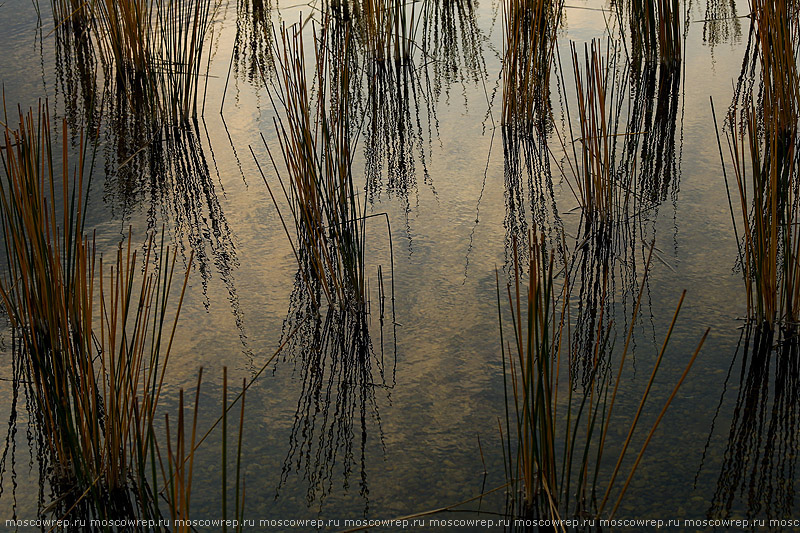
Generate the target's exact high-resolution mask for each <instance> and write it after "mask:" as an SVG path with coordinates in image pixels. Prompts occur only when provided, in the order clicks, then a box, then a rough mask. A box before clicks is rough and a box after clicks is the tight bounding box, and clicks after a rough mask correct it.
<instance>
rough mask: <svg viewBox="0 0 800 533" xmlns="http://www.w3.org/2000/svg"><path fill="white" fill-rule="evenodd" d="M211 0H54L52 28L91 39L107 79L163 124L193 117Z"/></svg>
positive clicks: (203, 67) (203, 70) (200, 84)
mask: <svg viewBox="0 0 800 533" xmlns="http://www.w3.org/2000/svg"><path fill="white" fill-rule="evenodd" d="M216 6H217V3H216V2H215V1H214V0H200V1H196V2H194V1H189V0H124V1H111V0H98V1H94V2H74V1H72V0H53V2H52V7H53V14H54V19H55V24H56V27H57V28H59V29H65V28H67V27H69V28H71V30H72V31H73V33H79V34H80V35H83V36H88V37H87V39H88V38H91V40H92V42H93V43H94V45H95V47H96V48H97V50H98V52H99V53H98V56H99V58H100V61H101V63H102V65H103V67H104V73H105V77H106V79H107V81H109V82H112V83H114V84H115V87H116V89H117V90H120V91H122V92H124V93H126V94H127V95H128V97H130V98H133V97H134V93H135V98H138V99H139V100H142V101H144V102H146V103H147V109H146V112H149V113H151V114H154V113H155V114H158V116H159V117H160V118H161V119H162V120H163V121H164V122H167V123H182V122H183V121H185V120H187V119H188V118H189V117H196V116H197V114H198V108H199V107H200V106H201V105H202V102H201V101H200V100H199V94H200V90H201V89H202V88H203V87H204V80H203V75H204V74H205V75H207V69H208V59H209V58H208V57H206V56H207V55H208V54H206V49H207V47H208V42H207V41H208V39H207V37H208V34H209V31H210V29H211V22H212V18H213V14H214V11H215V9H216Z"/></svg>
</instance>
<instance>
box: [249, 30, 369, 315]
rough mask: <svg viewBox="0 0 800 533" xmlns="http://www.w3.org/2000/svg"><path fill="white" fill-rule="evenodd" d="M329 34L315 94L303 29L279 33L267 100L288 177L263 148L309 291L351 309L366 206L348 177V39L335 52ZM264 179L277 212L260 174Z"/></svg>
mask: <svg viewBox="0 0 800 533" xmlns="http://www.w3.org/2000/svg"><path fill="white" fill-rule="evenodd" d="M326 20H328V19H326ZM328 29H329V25H328V23H327V22H326V23H324V24H323V25H322V27H321V30H320V31H319V33H318V32H317V30H316V29H314V41H315V43H317V45H316V46H317V48H316V63H315V67H314V75H315V79H316V80H317V85H316V87H315V88H312V86H311V84H310V83H309V82H308V80H307V78H306V75H307V74H306V63H305V52H304V51H303V46H302V35H303V32H302V30H300V31H295V30H294V29H293V28H292V29H290V30H286V29H285V28H284V29H283V30H282V31H281V43H282V50H281V54H280V56H279V58H278V60H277V63H276V64H277V68H278V86H277V87H276V88H275V93H274V95H273V94H272V93H270V98H271V99H272V102H273V106H274V107H275V109H276V113H277V114H278V117H277V118H276V119H275V129H276V130H277V133H278V141H279V143H280V150H281V153H282V155H283V164H284V165H283V166H284V168H285V170H283V171H282V170H279V168H278V165H277V162H276V159H275V157H274V156H273V154H272V151H271V150H270V148H269V146H268V145H267V143H266V140H264V146H265V147H266V149H267V151H268V152H269V154H270V159H271V161H272V163H273V167H274V168H275V172H276V173H277V174H278V179H279V181H280V185H281V189H282V191H283V193H284V197H285V199H286V201H287V202H288V204H289V210H290V212H291V217H292V221H293V222H294V229H295V235H294V237H293V236H292V235H291V234H290V233H289V230H288V227H287V226H286V223H285V220H284V217H283V215H281V220H282V221H283V225H284V229H285V230H286V234H287V236H288V237H289V240H290V241H291V242H292V248H293V250H294V253H295V256H296V258H297V261H298V264H299V265H300V266H301V271H302V273H303V275H304V276H308V278H309V279H306V284H307V286H312V285H313V284H312V280H314V281H318V282H319V283H320V285H321V288H322V291H323V293H324V295H325V298H326V300H327V301H328V302H331V303H332V302H336V303H337V304H338V305H348V304H350V303H358V302H362V301H363V300H364V295H365V294H366V285H365V283H366V280H365V277H364V242H363V240H364V221H365V209H366V203H365V202H362V201H361V199H360V198H359V194H358V192H357V188H356V186H355V184H354V181H353V172H352V160H353V145H354V143H355V140H356V139H357V137H358V133H359V128H360V125H358V124H356V125H352V124H351V121H350V116H349V96H350V91H349V90H348V88H349V87H350V76H352V75H356V73H351V72H350V70H349V68H348V66H349V63H348V62H347V61H342V60H340V59H341V58H342V57H347V53H348V52H347V50H348V47H349V46H352V44H351V40H350V37H349V35H350V34H349V33H347V34H345V36H344V39H345V40H344V42H343V43H341V47H336V50H338V52H337V53H334V52H333V51H332V49H333V48H334V47H332V46H329V43H328V38H329V37H330V36H331V33H329V32H328ZM290 34H291V35H290ZM251 150H252V149H251ZM254 157H255V154H254ZM256 162H257V163H258V161H257V160H256ZM259 169H260V166H259ZM282 175H283V176H285V179H284V178H282V177H281V176H282ZM262 177H263V179H264V183H265V185H266V186H267V189H268V190H269V193H270V195H271V197H272V199H273V201H275V205H276V207H278V204H277V200H276V198H275V195H274V193H273V190H272V188H271V187H270V185H269V182H268V181H267V179H266V177H265V176H264V174H263V172H262ZM279 211H280V209H279Z"/></svg>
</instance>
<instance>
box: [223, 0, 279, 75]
mask: <svg viewBox="0 0 800 533" xmlns="http://www.w3.org/2000/svg"><path fill="white" fill-rule="evenodd" d="M271 13H272V5H271V2H270V1H269V0H242V1H240V2H237V3H236V39H235V41H234V43H233V59H232V61H233V69H234V75H235V76H237V77H243V78H244V79H246V80H247V81H248V82H250V83H260V82H261V81H262V80H263V79H264V76H265V75H269V74H271V73H272V71H273V69H274V65H275V61H274V58H273V55H272V51H273V47H274V42H273V39H274V33H273V30H272V20H271Z"/></svg>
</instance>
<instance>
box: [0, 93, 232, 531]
mask: <svg viewBox="0 0 800 533" xmlns="http://www.w3.org/2000/svg"><path fill="white" fill-rule="evenodd" d="M6 122H8V120H6ZM60 133H61V134H62V136H61V137H62V138H61V139H60V141H61V149H62V151H61V154H57V153H56V151H55V150H54V141H58V139H55V140H54V139H53V137H52V135H51V128H50V121H49V113H48V108H47V106H46V105H44V106H41V107H40V108H39V110H38V114H34V112H33V111H30V112H29V113H28V114H27V115H23V114H22V113H21V112H20V115H19V126H18V128H17V129H14V130H12V129H11V128H9V127H8V126H6V128H5V132H4V139H3V141H4V142H3V151H2V161H3V167H4V171H5V172H4V180H3V183H2V187H0V207H1V208H2V209H0V226H1V227H2V237H3V245H4V251H5V253H6V271H5V273H4V275H3V276H2V277H0V298H2V305H3V309H4V310H5V312H6V313H7V314H8V317H9V320H10V322H11V326H12V328H13V332H14V346H13V348H14V356H15V359H18V360H19V363H17V362H16V361H15V367H18V368H21V369H22V372H21V374H20V375H19V379H20V384H23V385H24V387H25V391H26V397H27V399H28V409H29V411H30V415H31V420H32V428H33V430H34V432H35V434H36V435H37V443H38V446H39V448H40V450H39V451H40V453H39V456H40V460H41V462H42V465H41V466H40V469H41V470H40V472H42V474H43V476H45V477H46V479H44V480H43V482H44V481H46V482H47V483H49V485H50V486H51V488H52V490H53V497H54V502H53V503H51V504H50V505H49V506H48V507H47V508H48V509H49V512H52V513H54V514H55V516H57V517H59V518H61V517H65V516H67V515H69V516H71V517H76V516H77V517H89V518H93V519H95V518H133V517H137V518H143V519H154V520H156V519H160V518H161V517H162V510H161V509H162V508H163V506H161V507H160V506H159V498H160V495H159V492H161V493H162V494H163V497H164V498H165V500H166V503H167V508H168V512H169V515H170V516H171V517H172V518H173V520H174V519H178V518H180V519H187V518H188V517H189V503H190V496H191V485H192V467H193V464H194V454H195V452H196V450H197V447H198V446H199V444H200V443H201V442H202V440H203V439H205V436H208V433H207V434H206V435H205V436H204V437H203V438H202V439H200V440H199V441H198V440H197V439H196V430H197V417H198V405H197V400H198V399H199V388H200V378H201V377H202V369H201V372H200V377H198V385H197V392H196V395H197V396H196V400H195V409H194V419H193V423H192V433H191V440H189V439H188V438H187V436H186V433H185V430H184V415H183V409H184V405H183V391H181V394H180V403H179V409H180V411H179V414H178V423H177V427H176V429H174V430H173V433H172V434H171V433H170V429H171V426H170V423H169V417H168V416H167V419H166V444H167V445H166V454H163V455H162V452H163V451H164V450H163V448H164V446H163V445H162V446H161V447H159V440H160V439H158V438H157V435H158V431H157V428H158V427H160V426H159V425H158V423H157V421H156V417H157V416H158V415H159V414H160V411H159V405H160V404H161V403H163V402H161V401H160V400H161V398H162V395H163V394H162V393H163V390H164V384H165V377H166V374H167V368H168V363H169V360H170V356H171V352H172V345H173V339H174V336H175V332H176V328H177V322H178V317H179V315H180V311H181V307H182V304H183V299H184V295H185V291H186V287H187V283H188V276H189V272H190V269H191V265H192V260H193V256H192V255H190V256H189V257H188V264H187V267H186V273H185V275H184V277H183V280H182V284H181V285H179V286H177V287H176V286H174V285H173V277H174V273H175V268H176V259H177V255H178V254H176V253H175V252H173V251H172V250H171V249H170V247H169V246H165V244H164V234H163V231H162V237H161V241H160V244H159V243H156V242H155V240H154V237H153V236H151V237H150V238H149V239H148V241H147V243H146V245H145V247H144V251H143V253H141V254H140V252H139V251H137V250H135V249H134V248H132V239H131V237H130V235H129V236H128V239H127V244H126V245H123V244H122V243H120V244H119V246H118V247H117V250H116V253H115V254H113V258H112V260H111V261H104V259H103V257H102V256H100V257H99V258H98V257H97V253H96V247H95V243H94V241H93V239H90V238H88V237H87V236H86V235H85V233H84V219H85V215H86V201H87V200H86V198H87V197H88V189H89V181H90V180H89V177H90V176H91V170H90V169H87V166H89V162H88V158H89V157H90V155H91V154H90V152H89V150H88V149H87V147H86V145H85V144H84V143H83V136H81V144H80V149H79V156H78V161H77V162H74V163H73V165H72V166H70V161H69V157H68V147H69V143H68V138H67V126H66V120H65V121H64V124H63V127H62V129H61V132H60ZM59 155H60V157H58V156H59ZM92 157H93V156H92ZM59 159H60V168H59ZM176 293H178V294H179V297H178V301H177V305H172V304H171V303H170V299H171V298H174V297H175V294H176ZM244 394H245V391H244V390H243V391H242V393H241V394H240V395H239V397H237V398H236V399H235V400H234V402H233V403H235V402H237V401H239V400H241V402H242V403H241V407H240V409H241V414H240V423H239V437H238V446H237V452H236V465H237V466H236V475H235V494H236V496H235V502H234V505H235V507H234V510H235V511H234V514H235V516H237V517H239V518H240V517H241V514H242V509H243V504H244V493H243V488H242V487H243V480H242V479H241V476H240V466H241V462H242V459H241V458H242V430H243V421H242V420H243V412H244ZM233 403H231V404H230V405H229V404H228V402H227V379H226V378H223V414H222V416H221V417H220V420H221V421H222V433H223V448H222V453H221V461H222V465H223V467H222V471H223V481H222V484H223V487H224V488H223V494H227V490H228V485H229V483H228V480H227V478H226V476H225V474H224V473H225V472H226V464H227V461H228V454H227V447H226V443H227V412H228V411H229V410H230V409H231V408H232V407H233ZM215 426H216V424H215V425H214V426H212V428H211V429H214V427H215ZM210 431H211V430H209V433H210ZM173 435H174V437H175V439H174V440H173V438H172V436H173ZM161 442H162V444H163V441H161ZM159 467H160V470H161V479H162V480H163V490H162V491H159V490H158V477H157V469H158V468H159ZM240 489H241V490H240ZM222 502H223V503H222V511H223V515H224V516H226V515H227V506H226V500H225V496H223V498H222ZM176 527H178V529H180V526H178V525H177V524H176ZM186 527H187V528H188V526H186ZM183 530H188V529H183Z"/></svg>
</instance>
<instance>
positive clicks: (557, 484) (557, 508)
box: [497, 235, 708, 519]
mask: <svg viewBox="0 0 800 533" xmlns="http://www.w3.org/2000/svg"><path fill="white" fill-rule="evenodd" d="M544 243H545V240H544V237H543V236H541V235H539V236H537V237H536V238H533V239H531V249H530V252H529V257H530V265H529V270H528V287H527V289H525V287H523V276H524V274H523V273H522V272H521V271H520V265H519V262H518V261H516V260H515V262H514V278H513V282H512V284H509V286H508V291H507V292H508V303H509V311H510V313H511V317H512V321H513V324H514V335H513V337H512V338H511V340H510V346H509V347H508V350H506V345H505V344H503V362H504V367H505V368H506V375H507V376H508V378H510V379H509V380H508V381H507V382H506V404H507V405H506V412H507V415H506V432H507V434H506V441H505V447H506V448H505V450H504V452H505V457H506V461H507V475H508V476H509V477H510V478H511V480H512V486H513V487H514V489H515V491H514V493H515V494H517V493H519V494H520V495H521V496H520V500H519V502H515V503H514V508H513V509H512V513H513V514H514V515H515V516H525V517H541V518H550V519H556V518H570V517H599V516H603V513H604V511H605V510H606V508H607V506H612V505H613V506H612V507H611V511H610V515H611V516H613V515H614V514H615V513H616V511H617V509H618V507H619V505H620V502H621V501H622V498H623V497H624V495H625V492H626V490H627V488H628V486H629V484H630V481H631V479H632V477H633V475H634V474H635V472H636V469H637V467H638V465H639V462H640V461H641V458H642V456H643V455H644V452H645V450H646V448H647V445H648V444H649V442H650V439H651V438H652V436H653V433H654V432H655V430H656V428H657V427H658V425H659V423H660V421H661V419H662V418H663V415H664V413H665V412H666V410H667V407H668V406H669V404H670V403H671V401H672V399H673V398H674V396H675V394H676V393H677V390H678V388H679V387H680V385H681V384H682V383H683V381H684V379H685V378H686V375H687V374H688V372H689V370H690V368H691V366H692V364H693V363H694V360H695V358H696V357H697V354H698V352H699V350H700V347H701V346H702V344H703V342H704V340H705V336H703V339H702V340H701V341H700V345H699V346H698V347H697V350H696V351H695V352H694V354H693V355H692V357H691V359H690V360H689V362H688V364H687V366H686V369H685V371H684V372H683V374H682V375H681V377H680V379H679V380H678V382H677V384H676V386H675V388H674V389H673V391H672V394H671V395H670V397H669V398H668V399H667V401H666V402H665V403H664V405H663V407H662V409H661V412H660V413H659V415H658V417H657V419H656V421H655V423H654V424H653V426H652V428H651V429H650V430H649V432H648V433H647V434H646V437H645V440H644V443H643V445H642V447H641V449H640V450H639V452H638V454H637V455H636V459H635V460H634V462H633V464H632V466H631V468H630V471H629V474H628V476H627V478H626V479H625V482H624V483H623V485H622V487H620V488H618V489H615V482H616V480H617V477H618V476H619V475H620V473H621V470H622V465H623V460H624V459H625V458H626V457H627V451H628V448H629V447H630V445H631V440H632V437H633V435H634V433H635V430H636V428H637V426H638V424H639V421H640V418H641V415H642V412H643V410H644V407H645V404H646V402H647V400H648V398H649V396H650V392H651V389H652V385H653V381H654V380H655V378H656V375H657V374H658V370H659V367H660V365H661V361H662V359H663V356H664V353H665V351H666V348H667V345H668V343H669V340H670V337H671V334H672V331H673V327H674V325H675V321H676V319H677V315H678V312H679V311H680V307H681V304H682V303H683V296H682V297H681V299H680V301H679V303H678V307H677V309H676V311H675V315H674V316H673V319H672V322H671V324H670V326H669V329H668V331H667V333H666V336H665V339H664V342H663V345H662V347H661V349H660V351H659V354H658V357H657V358H656V362H655V364H654V367H653V370H652V372H651V375H650V378H649V381H648V383H647V386H646V388H645V390H644V392H643V394H642V397H641V399H640V401H639V406H638V409H637V411H636V414H635V416H634V418H633V420H632V421H631V422H630V423H629V425H627V427H626V424H627V423H626V422H620V421H618V420H617V418H615V417H613V414H614V407H615V401H616V398H617V394H618V393H621V389H620V384H621V378H622V374H623V370H624V368H625V362H626V359H627V356H628V349H629V345H630V339H631V334H632V330H633V327H634V323H635V322H636V316H637V313H638V311H639V304H640V302H641V297H642V291H640V293H639V300H638V301H637V303H636V307H635V309H634V314H633V317H632V319H631V325H630V329H629V330H628V333H627V337H626V339H625V344H624V348H623V350H622V351H621V353H619V363H618V364H619V368H618V371H617V373H616V376H612V375H611V371H610V367H607V366H603V365H600V364H599V361H600V359H599V358H598V359H596V360H595V363H594V367H593V369H592V374H591V380H590V383H589V385H588V386H587V387H585V388H583V389H581V388H580V387H579V386H578V383H577V382H576V379H577V374H575V373H574V372H572V371H571V369H570V367H569V365H568V362H569V360H570V359H571V358H572V357H573V354H572V353H571V352H570V346H571V342H570V339H569V336H570V332H571V329H570V327H569V308H570V302H569V290H568V287H569V283H568V280H562V281H563V283H561V282H558V283H557V280H556V276H555V273H554V254H553V253H548V252H547V251H546V250H545V246H544ZM517 257H518V254H517V252H516V250H515V258H517ZM647 266H648V267H649V259H648V264H647ZM642 288H644V285H642ZM684 295H685V293H684ZM497 298H498V300H497V304H498V313H499V314H500V316H499V318H500V329H501V342H504V338H503V317H502V313H501V312H500V310H501V305H500V291H499V282H498V294H497ZM707 333H708V332H706V335H707ZM596 342H597V344H598V349H599V350H600V351H605V352H611V351H612V350H613V340H612V339H611V338H610V337H609V336H608V335H607V334H605V333H601V334H600V336H598V338H597V339H596ZM581 391H582V392H581ZM609 431H612V433H617V432H622V433H623V434H625V433H627V437H626V439H625V441H624V443H623V444H622V445H621V447H620V452H619V456H618V458H617V460H616V463H615V464H614V468H613V469H612V470H611V471H608V470H606V468H607V466H606V465H608V464H611V463H607V462H605V459H604V452H605V451H606V449H607V448H610V444H608V443H607V442H606V439H607V436H608V433H609ZM612 502H613V504H612Z"/></svg>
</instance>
